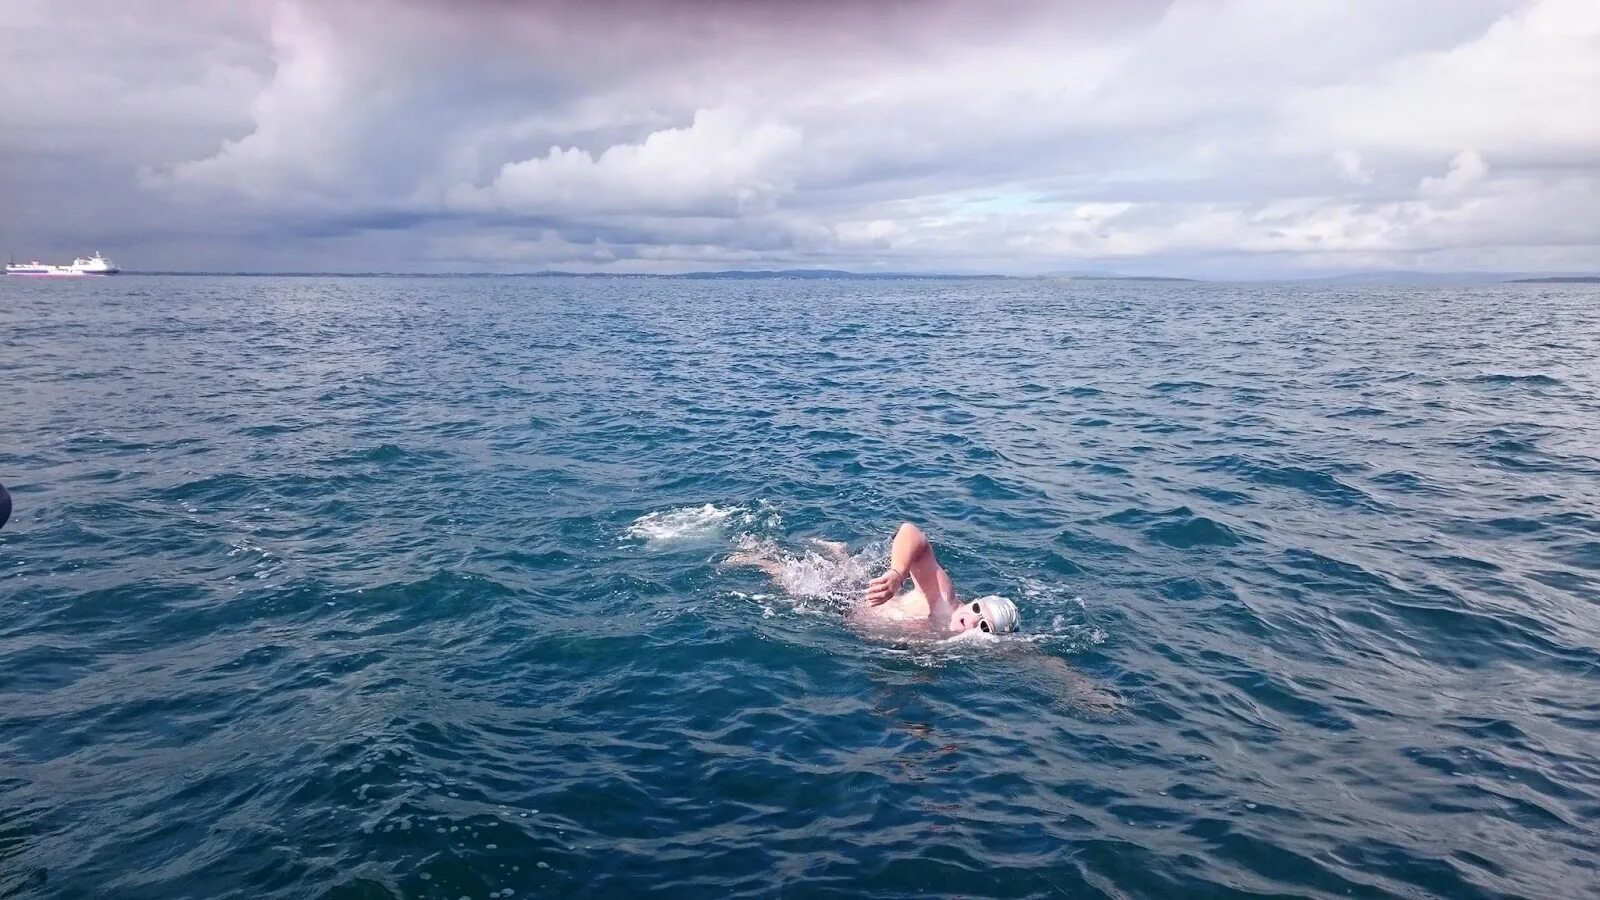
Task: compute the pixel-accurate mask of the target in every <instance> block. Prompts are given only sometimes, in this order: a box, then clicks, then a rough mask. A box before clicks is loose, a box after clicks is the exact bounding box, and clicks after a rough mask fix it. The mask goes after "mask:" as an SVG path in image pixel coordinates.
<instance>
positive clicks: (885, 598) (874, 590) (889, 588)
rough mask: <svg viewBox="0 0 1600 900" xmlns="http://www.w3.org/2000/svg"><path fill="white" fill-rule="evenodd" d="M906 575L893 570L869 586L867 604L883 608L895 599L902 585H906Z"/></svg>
mask: <svg viewBox="0 0 1600 900" xmlns="http://www.w3.org/2000/svg"><path fill="white" fill-rule="evenodd" d="M905 581H906V573H904V572H902V571H900V570H899V569H894V568H891V569H890V570H889V571H887V572H885V573H883V574H882V575H879V576H878V577H877V578H874V579H872V581H870V582H868V584H867V602H868V603H871V604H872V605H873V606H882V605H883V604H885V603H888V602H889V601H890V600H893V599H894V595H895V593H896V592H898V591H899V590H900V585H902V584H905Z"/></svg>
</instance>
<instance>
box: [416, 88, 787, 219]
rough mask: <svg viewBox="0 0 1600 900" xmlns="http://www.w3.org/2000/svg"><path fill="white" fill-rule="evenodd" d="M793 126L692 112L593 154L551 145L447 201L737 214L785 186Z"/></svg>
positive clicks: (481, 206) (525, 208) (557, 209)
mask: <svg viewBox="0 0 1600 900" xmlns="http://www.w3.org/2000/svg"><path fill="white" fill-rule="evenodd" d="M801 149H802V141H801V133H800V130H799V129H798V128H796V127H794V126H792V125H787V124H784V123H782V122H778V121H771V120H763V119H762V118H761V117H760V116H757V115H752V114H750V113H748V112H744V111H740V110H734V109H709V110H699V111H696V113H695V114H694V119H693V121H692V122H691V123H690V124H688V125H686V126H685V127H682V128H665V129H662V130H660V131H655V132H652V133H651V134H650V135H648V136H647V137H645V138H644V140H642V141H640V142H638V143H622V144H614V145H612V146H610V147H607V148H606V149H605V150H604V151H603V152H601V153H600V154H599V155H598V156H596V155H593V154H591V153H589V152H588V151H585V150H580V149H578V148H576V147H566V148H562V147H551V148H550V151H549V152H548V153H547V154H545V155H544V156H540V157H535V158H533V159H527V160H523V161H521V162H512V163H507V164H506V165H505V166H503V167H502V168H501V169H500V172H499V174H498V175H497V176H496V177H495V179H494V181H493V182H492V183H491V184H489V185H488V186H487V187H484V188H473V187H468V186H460V187H458V188H457V189H455V190H453V191H452V192H451V194H450V196H449V197H448V198H447V203H448V205H451V206H454V207H459V208H463V209H468V210H496V209H503V210H508V211H511V212H531V213H537V214H543V215H549V214H554V213H565V214H590V215H594V214H602V215H603V214H607V213H649V214H656V215H707V216H737V215H740V214H742V213H745V212H749V211H753V210H757V209H770V208H772V206H773V204H774V202H775V201H776V199H777V198H778V197H779V196H781V195H784V194H787V193H789V192H790V191H792V190H793V176H792V172H793V171H794V169H795V168H796V165H797V162H798V159H797V158H798V156H799V154H800V152H801Z"/></svg>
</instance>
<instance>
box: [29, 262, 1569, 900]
mask: <svg viewBox="0 0 1600 900" xmlns="http://www.w3.org/2000/svg"><path fill="white" fill-rule="evenodd" d="M1597 314H1600V290H1597V289H1595V288H1594V287H1589V286H1581V285H1578V286H1544V285H1506V286H1498V287H1474V288H1429V289H1388V288H1347V287H1326V286H1313V287H1308V286H1263V285H1243V286H1241V285H1206V284H1159V285H1151V284H1132V283H1101V284H1087V283H1055V282H1032V281H977V282H943V281H915V280H908V281H893V282H863V281H825V282H794V281H707V282H697V281H661V280H593V279H572V280H564V279H383V278H377V279H316V278H284V279H272V278H202V277H190V278H161V277H138V276H128V277H120V278H115V279H109V280H101V281H89V280H84V281H71V282H35V281H21V280H11V281H5V282H0V481H3V482H4V483H6V484H7V485H8V486H9V487H10V488H11V490H12V493H13V495H14V498H15V504H16V509H15V512H14V514H13V518H12V521H11V522H10V523H9V524H7V525H6V526H5V528H4V529H3V530H0V896H5V897H11V896H18V897H61V898H77V897H130V898H132V897H162V898H185V897H240V898H252V900H254V898H298V897H319V898H320V897H325V898H386V897H437V898H448V900H455V898H461V897H470V898H489V897H493V898H499V897H535V896H574V897H638V896H652V897H694V898H701V897H725V896H726V897H779V896H782V897H856V896H874V897H1036V898H1047V897H1085V898H1096V897H1106V898H1169V897H1262V896H1290V897H1406V898H1417V897H1441V898H1477V897H1527V898H1557V897H1584V896H1589V897H1593V896H1597V887H1596V886H1597V884H1600V837H1597V827H1596V823H1597V821H1600V649H1597V648H1600V604H1597V600H1600V363H1597V360H1600V330H1597V329H1596V327H1595V322H1596V316H1597ZM902 520H912V521H915V522H918V523H920V524H922V525H923V527H924V528H925V529H926V530H927V531H928V533H929V535H930V536H931V537H932V539H933V541H934V544H935V547H936V548H937V552H938V553H939V555H940V557H941V560H942V561H943V563H944V565H945V566H946V568H948V569H949V570H950V572H951V574H952V576H953V577H954V579H955V583H956V586H957V589H958V590H959V591H961V592H962V593H963V594H965V595H967V596H978V595H980V594H1001V595H1004V596H1007V597H1010V598H1012V599H1013V600H1014V601H1015V602H1016V603H1017V605H1018V607H1019V609H1020V610H1021V614H1022V623H1023V632H1022V633H1021V634H1020V635H1018V636H1016V637H1012V638H1006V639H1003V640H985V641H958V642H953V643H943V642H940V641H939V640H937V639H936V636H935V635H931V634H927V633H908V634H900V635H896V634H883V633H865V632H861V631H858V630H856V629H854V628H852V627H851V626H849V625H848V624H847V623H846V621H845V619H844V617H843V615H842V610H841V609H840V608H839V605H838V603H837V601H835V600H832V599H829V592H830V591H837V590H840V589H843V590H849V589H853V588H855V587H859V584H860V581H861V580H862V579H863V578H865V577H866V576H867V575H869V574H871V573H872V572H873V571H874V570H875V569H876V568H877V567H878V566H880V565H882V562H881V560H882V553H883V550H884V546H885V543H886V539H887V536H888V535H889V533H890V532H891V531H892V529H893V528H894V527H895V526H896V524H897V523H899V522H900V521H902ZM814 538H816V539H832V540H838V541H842V542H844V543H845V544H846V545H847V548H848V549H847V553H848V554H850V558H849V560H848V561H846V562H836V561H834V560H833V558H832V557H831V555H830V554H829V553H827V552H826V551H825V550H821V549H819V547H818V546H817V545H814V544H811V543H809V542H810V541H811V539H814ZM737 552H757V553H766V554H769V555H775V556H778V557H781V558H782V559H783V560H785V564H786V568H785V569H784V570H783V572H782V573H781V577H780V579H779V581H778V582H777V583H774V582H773V581H771V580H769V579H768V578H767V577H766V576H765V575H764V574H762V573H761V572H760V571H758V570H756V569H753V568H747V567H729V566H726V565H723V563H724V562H725V561H726V560H727V559H728V557H729V556H730V555H732V554H734V553H737Z"/></svg>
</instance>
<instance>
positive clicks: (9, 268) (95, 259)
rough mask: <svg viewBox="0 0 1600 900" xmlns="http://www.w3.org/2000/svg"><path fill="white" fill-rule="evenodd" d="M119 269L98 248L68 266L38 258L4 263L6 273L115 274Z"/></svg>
mask: <svg viewBox="0 0 1600 900" xmlns="http://www.w3.org/2000/svg"><path fill="white" fill-rule="evenodd" d="M121 271H122V270H121V269H119V268H117V264H116V263H114V262H112V261H111V260H109V259H106V258H105V257H104V256H101V255H100V252H99V251H98V250H97V251H95V254H94V255H93V256H91V257H89V258H88V259H84V258H83V257H81V256H80V257H78V258H77V259H75V260H73V261H72V264H71V265H68V266H52V265H50V264H48V263H42V262H39V261H38V260H34V261H33V262H27V263H19V262H11V263H7V264H6V274H7V275H115V274H117V273H118V272H121Z"/></svg>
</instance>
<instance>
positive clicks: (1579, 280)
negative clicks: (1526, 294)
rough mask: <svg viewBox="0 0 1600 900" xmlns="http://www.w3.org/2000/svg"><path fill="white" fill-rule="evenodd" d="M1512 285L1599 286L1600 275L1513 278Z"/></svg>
mask: <svg viewBox="0 0 1600 900" xmlns="http://www.w3.org/2000/svg"><path fill="white" fill-rule="evenodd" d="M1511 283H1512V284H1600V275H1551V276H1548V277H1546V278H1513V279H1511Z"/></svg>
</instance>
